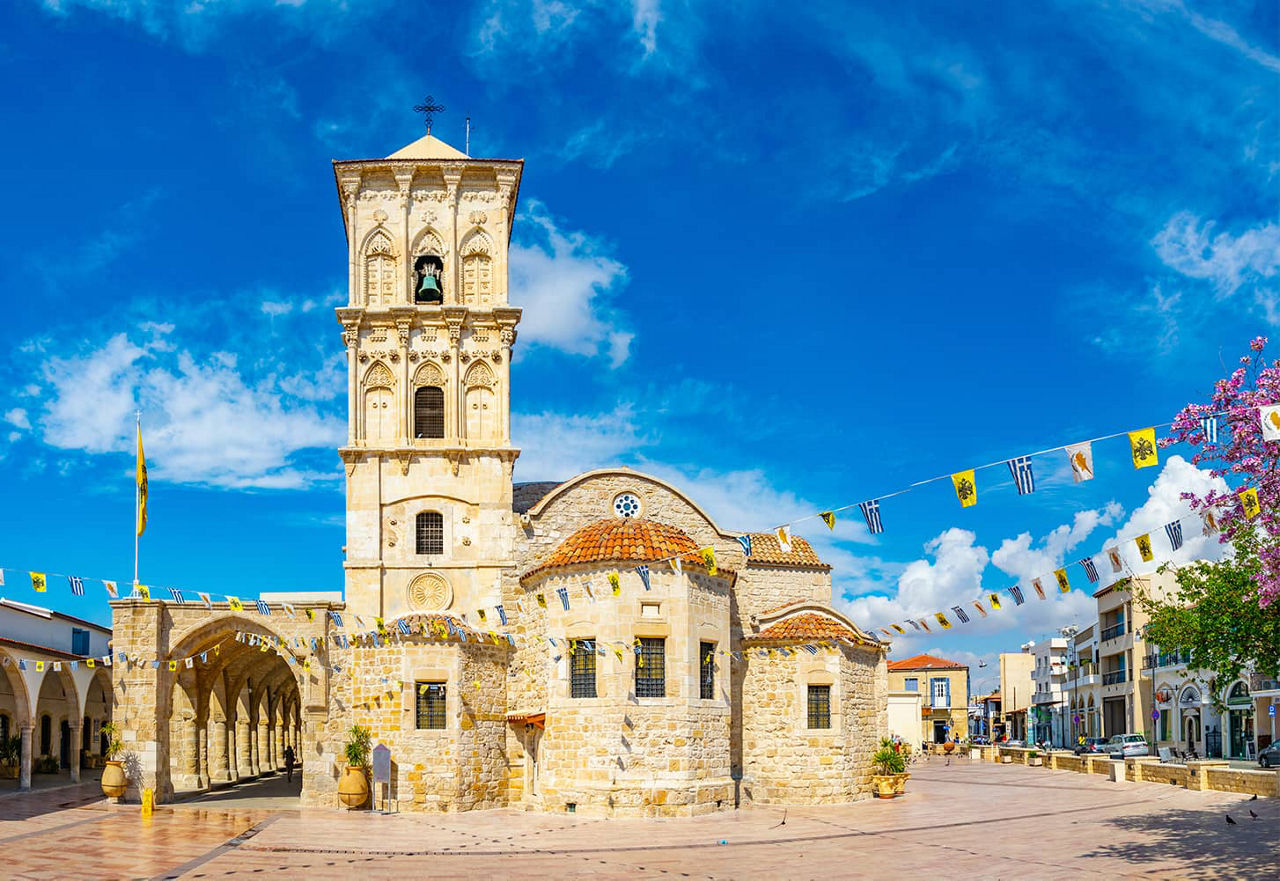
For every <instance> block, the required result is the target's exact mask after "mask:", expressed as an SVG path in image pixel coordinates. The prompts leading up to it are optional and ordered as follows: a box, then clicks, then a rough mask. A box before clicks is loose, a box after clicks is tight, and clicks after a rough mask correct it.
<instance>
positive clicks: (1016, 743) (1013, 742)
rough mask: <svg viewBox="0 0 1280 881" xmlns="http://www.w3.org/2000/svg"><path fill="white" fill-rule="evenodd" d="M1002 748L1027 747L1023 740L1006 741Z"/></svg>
mask: <svg viewBox="0 0 1280 881" xmlns="http://www.w3.org/2000/svg"><path fill="white" fill-rule="evenodd" d="M1002 746H1026V744H1024V743H1023V742H1022V741H1021V740H1006V741H1005V742H1004V743H1003V744H1002Z"/></svg>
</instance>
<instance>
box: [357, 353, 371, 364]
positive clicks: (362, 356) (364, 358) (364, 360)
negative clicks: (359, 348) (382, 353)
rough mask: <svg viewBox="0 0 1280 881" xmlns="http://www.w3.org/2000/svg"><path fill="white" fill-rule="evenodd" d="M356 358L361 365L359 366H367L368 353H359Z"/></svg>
mask: <svg viewBox="0 0 1280 881" xmlns="http://www.w3.org/2000/svg"><path fill="white" fill-rule="evenodd" d="M356 357H357V359H358V360H359V361H360V363H361V364H368V363H369V353H368V352H361V353H360V354H359V355H357V356H356Z"/></svg>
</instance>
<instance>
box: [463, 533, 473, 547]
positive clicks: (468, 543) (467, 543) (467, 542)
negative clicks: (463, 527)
mask: <svg viewBox="0 0 1280 881" xmlns="http://www.w3.org/2000/svg"><path fill="white" fill-rule="evenodd" d="M462 544H463V546H464V547H468V548H469V547H471V539H469V538H467V537H466V536H465V535H464V536H463V537H462Z"/></svg>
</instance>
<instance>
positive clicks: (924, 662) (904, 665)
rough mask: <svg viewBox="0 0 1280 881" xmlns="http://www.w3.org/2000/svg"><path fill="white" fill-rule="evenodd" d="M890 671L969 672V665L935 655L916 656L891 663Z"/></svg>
mask: <svg viewBox="0 0 1280 881" xmlns="http://www.w3.org/2000/svg"><path fill="white" fill-rule="evenodd" d="M889 669H890V670H968V669H969V665H968V664H961V663H960V662H958V661H948V660H947V659H946V658H939V657H937V656H935V655H916V656H915V657H912V658H904V659H902V660H901V661H890V662H889Z"/></svg>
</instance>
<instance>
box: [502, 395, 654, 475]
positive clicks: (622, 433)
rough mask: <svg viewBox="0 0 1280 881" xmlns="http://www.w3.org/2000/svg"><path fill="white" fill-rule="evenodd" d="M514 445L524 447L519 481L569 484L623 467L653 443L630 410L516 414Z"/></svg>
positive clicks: (518, 467)
mask: <svg viewBox="0 0 1280 881" xmlns="http://www.w3.org/2000/svg"><path fill="white" fill-rule="evenodd" d="M511 424H512V430H511V435H512V440H513V441H514V443H515V445H516V446H517V447H520V450H521V452H520V458H519V459H517V460H516V474H517V476H516V480H519V481H526V480H568V479H569V478H570V477H572V476H574V475H575V474H580V473H582V472H583V471H590V470H591V469H594V468H603V467H606V466H609V465H618V464H620V463H621V462H622V461H623V458H624V457H626V456H628V454H630V453H632V452H633V451H634V450H636V449H637V448H639V447H641V446H643V445H644V444H646V443H647V442H648V441H647V440H646V438H645V437H643V436H642V435H641V432H640V428H639V420H638V419H637V418H636V415H635V413H634V412H633V410H632V408H631V405H630V404H619V405H618V406H617V407H615V408H614V409H613V410H612V411H611V412H608V413H594V414H565V413H554V412H550V411H544V412H542V413H513V414H512V417H511Z"/></svg>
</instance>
